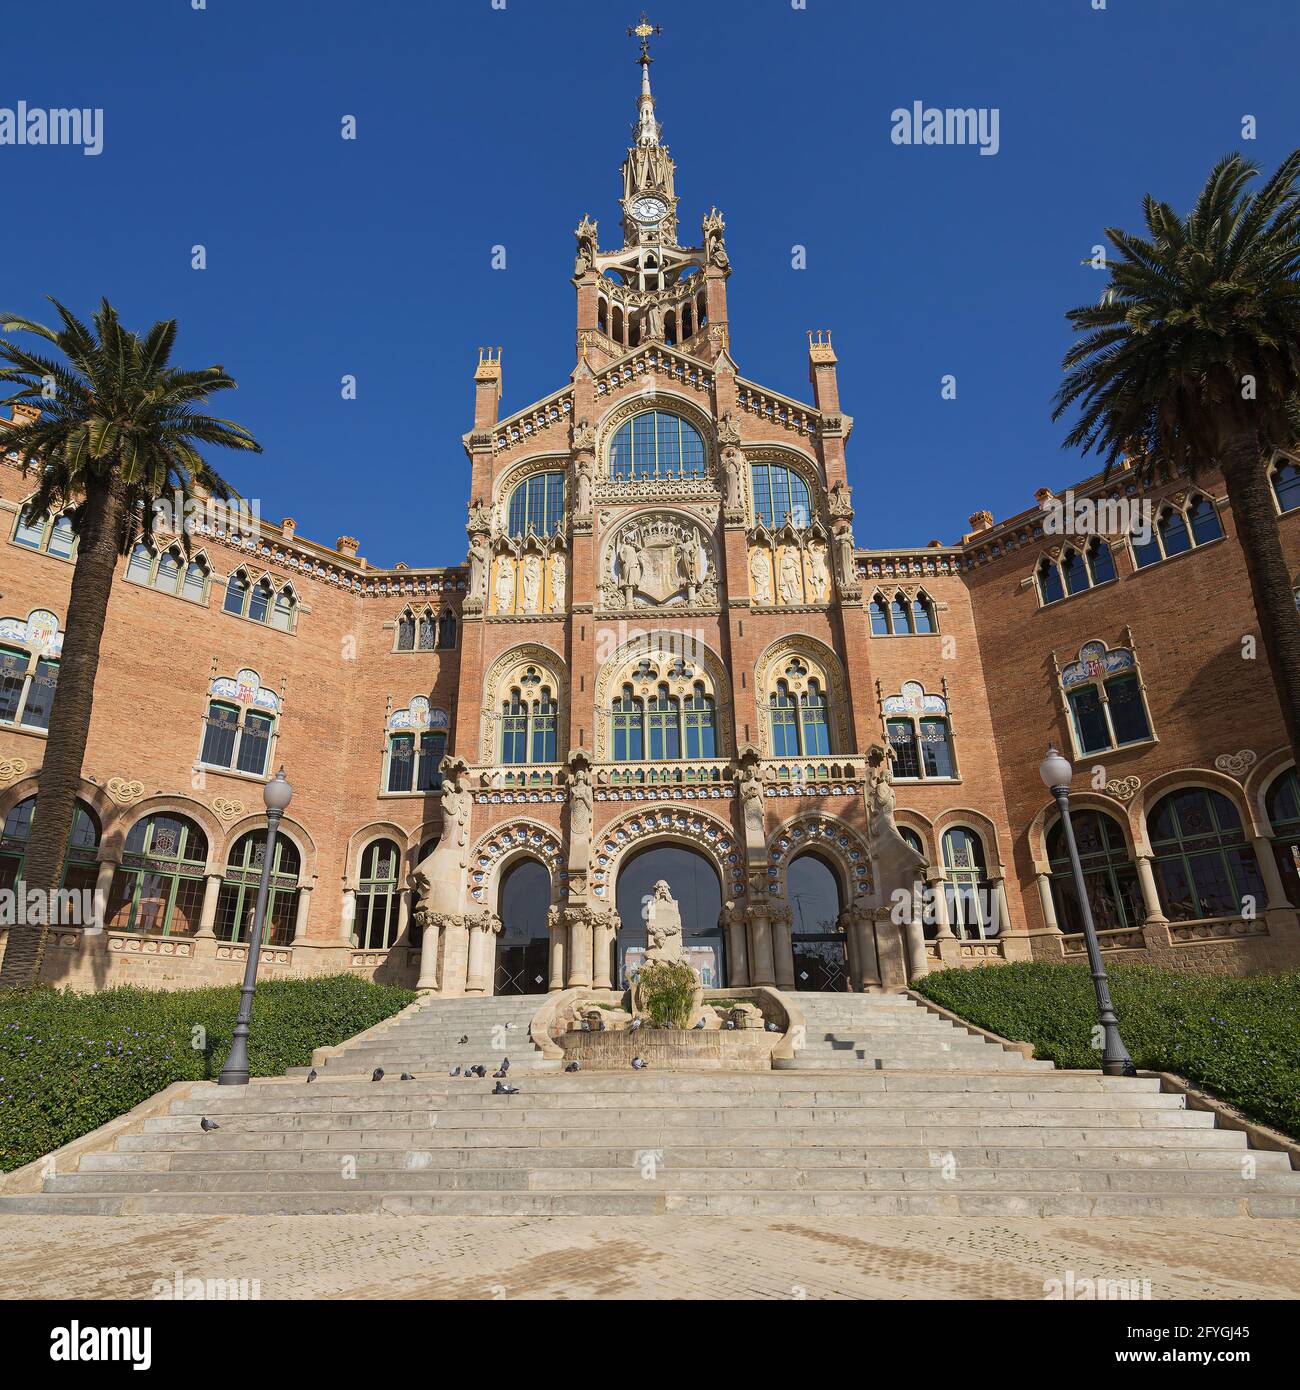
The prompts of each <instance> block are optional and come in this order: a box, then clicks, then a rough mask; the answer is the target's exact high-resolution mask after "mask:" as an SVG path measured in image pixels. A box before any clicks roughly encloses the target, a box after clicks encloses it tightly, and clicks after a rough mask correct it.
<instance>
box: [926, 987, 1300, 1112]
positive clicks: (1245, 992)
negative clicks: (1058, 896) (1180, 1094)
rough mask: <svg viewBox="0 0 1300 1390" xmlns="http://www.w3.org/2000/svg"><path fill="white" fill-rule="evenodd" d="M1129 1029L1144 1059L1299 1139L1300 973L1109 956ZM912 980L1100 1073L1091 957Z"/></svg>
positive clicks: (1040, 1050)
mask: <svg viewBox="0 0 1300 1390" xmlns="http://www.w3.org/2000/svg"><path fill="white" fill-rule="evenodd" d="M1106 973H1107V975H1108V976H1109V977H1110V989H1111V995H1112V997H1113V999H1114V1001H1115V1012H1116V1013H1117V1014H1118V1015H1119V1025H1120V1032H1121V1034H1122V1035H1123V1038H1124V1042H1125V1043H1126V1045H1127V1046H1128V1050H1129V1052H1130V1053H1131V1055H1132V1057H1133V1060H1134V1062H1136V1063H1137V1065H1138V1066H1139V1067H1142V1068H1146V1069H1149V1070H1151V1071H1171V1072H1177V1073H1178V1075H1179V1076H1183V1077H1186V1078H1187V1080H1188V1081H1191V1082H1193V1083H1195V1084H1196V1085H1197V1086H1202V1087H1204V1088H1205V1089H1206V1090H1207V1091H1212V1092H1213V1093H1214V1094H1215V1095H1216V1096H1219V1097H1220V1098H1221V1099H1223V1100H1226V1101H1229V1102H1230V1103H1231V1104H1233V1105H1235V1106H1237V1107H1238V1108H1239V1109H1240V1110H1241V1111H1242V1112H1243V1113H1244V1114H1246V1115H1247V1116H1249V1117H1250V1118H1251V1119H1253V1120H1257V1121H1259V1122H1261V1123H1263V1124H1268V1125H1272V1126H1274V1127H1275V1128H1276V1129H1280V1130H1282V1131H1284V1132H1285V1133H1286V1134H1289V1135H1290V1136H1291V1137H1292V1138H1295V1139H1300V971H1288V972H1286V973H1284V974H1280V975H1249V976H1246V977H1244V978H1240V979H1238V978H1234V977H1232V976H1227V975H1201V974H1186V975H1180V974H1175V973H1173V972H1172V971H1168V970H1159V969H1157V968H1156V967H1154V966H1150V965H1108V966H1107V968H1106ZM914 988H915V989H916V991H917V992H918V993H919V994H924V995H925V996H926V998H927V999H933V1000H934V1002H935V1003H936V1004H941V1005H942V1006H943V1007H944V1008H945V1009H951V1010H952V1011H953V1013H955V1014H959V1015H960V1016H961V1017H962V1018H964V1019H966V1020H968V1021H969V1022H970V1023H974V1024H976V1025H977V1026H978V1027H980V1028H988V1029H989V1030H991V1031H992V1032H994V1033H1000V1034H1001V1035H1002V1036H1003V1037H1004V1038H1009V1039H1010V1040H1011V1041H1013V1042H1031V1043H1033V1044H1034V1048H1035V1052H1036V1054H1037V1055H1038V1056H1039V1057H1046V1058H1049V1059H1050V1060H1052V1061H1053V1062H1056V1063H1057V1064H1058V1065H1059V1066H1062V1067H1075V1068H1082V1069H1085V1070H1094V1071H1095V1070H1096V1069H1097V1068H1098V1066H1099V1065H1100V1057H1099V1054H1098V1052H1097V1051H1095V1050H1094V1049H1093V1047H1092V1030H1093V1027H1094V1026H1095V1024H1096V1021H1097V1002H1096V996H1095V994H1094V993H1093V986H1092V976H1091V975H1090V974H1089V973H1088V968H1087V966H1085V965H1051V964H1047V963H1046V962H1037V961H1018V962H1015V963H1013V964H1010V965H989V966H981V967H980V968H979V969H977V970H943V971H936V972H935V973H934V974H932V975H927V976H926V977H925V978H924V979H922V980H918V981H917V982H916V984H915V985H914Z"/></svg>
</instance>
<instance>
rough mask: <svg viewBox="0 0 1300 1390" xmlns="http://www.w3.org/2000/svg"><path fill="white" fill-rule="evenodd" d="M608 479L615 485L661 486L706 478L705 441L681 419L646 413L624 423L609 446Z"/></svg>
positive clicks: (677, 416)
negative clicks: (640, 482)
mask: <svg viewBox="0 0 1300 1390" xmlns="http://www.w3.org/2000/svg"><path fill="white" fill-rule="evenodd" d="M609 476H610V477H611V478H613V479H614V480H615V481H616V482H630V481H637V480H642V479H644V480H646V481H658V482H662V481H665V480H668V479H673V478H702V477H703V476H704V440H703V439H701V437H700V432H699V431H698V430H697V429H696V428H695V426H694V425H692V424H691V423H690V422H689V421H687V420H683V419H682V417H681V416H680V415H669V414H668V413H666V412H665V411H661V410H647V411H644V412H643V413H642V414H640V415H634V416H633V417H632V418H631V419H630V420H627V421H625V422H624V423H623V424H622V425H620V426H619V427H618V429H617V430H616V431H615V432H614V438H613V439H612V440H611V441H610V446H609Z"/></svg>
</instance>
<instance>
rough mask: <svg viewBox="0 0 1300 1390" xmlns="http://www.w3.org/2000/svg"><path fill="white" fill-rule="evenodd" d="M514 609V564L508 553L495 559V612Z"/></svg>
mask: <svg viewBox="0 0 1300 1390" xmlns="http://www.w3.org/2000/svg"><path fill="white" fill-rule="evenodd" d="M514 609H515V566H514V561H513V560H511V558H510V556H509V555H502V556H501V558H500V559H499V560H498V561H497V612H498V613H513V612H514Z"/></svg>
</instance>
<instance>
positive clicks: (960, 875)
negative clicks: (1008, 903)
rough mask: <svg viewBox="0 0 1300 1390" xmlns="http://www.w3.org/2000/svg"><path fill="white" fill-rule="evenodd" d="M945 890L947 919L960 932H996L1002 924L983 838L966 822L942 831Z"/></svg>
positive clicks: (978, 934) (980, 934)
mask: <svg viewBox="0 0 1300 1390" xmlns="http://www.w3.org/2000/svg"><path fill="white" fill-rule="evenodd" d="M943 878H944V884H943V891H944V896H945V897H946V898H947V900H948V921H949V923H950V925H951V926H952V929H953V932H954V933H955V934H956V935H957V936H964V937H978V938H979V939H981V940H983V939H984V938H985V937H989V936H997V935H998V933H999V932H1000V931H1001V929H1002V924H1001V923H1000V922H998V921H997V920H996V912H995V910H994V907H993V885H992V884H991V883H990V881H989V876H988V869H987V867H986V865H985V859H984V842H983V841H982V840H981V839H980V837H979V836H978V835H977V834H976V833H975V832H974V831H973V830H969V829H967V828H966V826H964V825H955V826H953V828H952V829H951V830H945V831H944V833H943Z"/></svg>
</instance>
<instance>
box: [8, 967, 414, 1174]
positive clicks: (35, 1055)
mask: <svg viewBox="0 0 1300 1390" xmlns="http://www.w3.org/2000/svg"><path fill="white" fill-rule="evenodd" d="M414 998H415V995H414V994H413V993H411V991H409V990H403V989H395V988H393V987H392V986H388V985H376V984H372V983H371V982H370V981H368V980H361V979H358V978H356V977H355V976H352V975H331V976H325V977H317V978H313V979H304V980H267V981H264V982H263V983H261V984H259V985H258V987H257V995H256V997H255V999H254V1001H253V1031H252V1038H251V1042H250V1046H249V1070H250V1071H251V1072H252V1074H253V1075H254V1076H276V1075H279V1074H280V1073H281V1072H283V1071H284V1070H285V1069H286V1068H287V1067H300V1066H305V1065H306V1064H307V1063H308V1062H309V1061H310V1060H311V1054H312V1049H313V1048H317V1047H333V1046H336V1045H337V1044H338V1043H341V1042H345V1041H346V1040H347V1039H348V1038H350V1037H352V1036H354V1035H355V1034H357V1033H360V1032H362V1031H363V1030H365V1029H366V1028H371V1027H373V1026H374V1025H375V1024H376V1023H380V1022H382V1021H383V1020H384V1019H385V1018H389V1017H391V1016H392V1015H393V1014H395V1013H397V1012H398V1011H399V1010H401V1009H404V1008H405V1007H406V1005H407V1004H409V1003H410V1002H411V1001H412V1000H413V999H414ZM238 1008H239V989H238V987H237V986H234V985H226V986H222V987H219V988H210V989H186V990H147V989H136V988H132V987H125V988H122V989H111V990H105V991H103V992H102V993H100V994H74V993H73V992H72V991H71V990H63V991H60V990H55V989H35V990H27V991H24V992H22V993H16V994H3V995H0V1171H3V1172H7V1171H9V1170H10V1169H13V1168H18V1167H21V1166H22V1164H24V1163H30V1162H31V1160H32V1159H34V1158H39V1157H40V1155H41V1154H45V1153H49V1152H50V1151H51V1150H52V1149H57V1148H58V1147H59V1146H60V1145H62V1144H67V1143H69V1142H70V1141H71V1140H73V1139H76V1138H78V1137H79V1136H80V1135H83V1134H88V1133H89V1132H90V1131H91V1130H92V1129H96V1128H98V1127H99V1126H100V1125H102V1124H105V1123H107V1122H108V1121H109V1120H111V1119H114V1118H115V1117H116V1116H118V1115H122V1114H124V1113H125V1112H126V1111H128V1110H130V1109H131V1107H132V1106H135V1105H139V1103H140V1102H141V1101H143V1100H147V1099H148V1098H149V1097H150V1096H151V1095H154V1094H155V1093H156V1092H157V1091H160V1090H162V1089H163V1087H164V1086H169V1085H170V1084H171V1083H172V1082H173V1081H199V1080H203V1079H205V1078H210V1079H215V1078H216V1076H217V1074H218V1073H219V1072H220V1071H221V1065H222V1063H223V1062H224V1061H225V1059H226V1053H227V1052H228V1051H229V1050H230V1039H231V1035H232V1034H233V1032H234V1028H235V1014H236V1012H237V1010H238Z"/></svg>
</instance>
